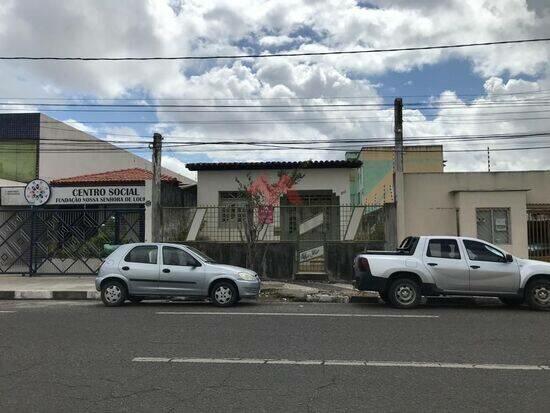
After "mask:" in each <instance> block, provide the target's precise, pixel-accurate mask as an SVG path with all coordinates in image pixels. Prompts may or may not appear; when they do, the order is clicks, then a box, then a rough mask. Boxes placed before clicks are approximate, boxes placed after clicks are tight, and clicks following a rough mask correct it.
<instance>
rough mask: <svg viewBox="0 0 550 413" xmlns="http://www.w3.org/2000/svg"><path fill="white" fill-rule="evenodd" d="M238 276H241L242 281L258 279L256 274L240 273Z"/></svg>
mask: <svg viewBox="0 0 550 413" xmlns="http://www.w3.org/2000/svg"><path fill="white" fill-rule="evenodd" d="M237 275H238V276H239V279H240V280H244V281H254V280H255V279H256V276H255V275H254V274H250V273H248V272H240V273H238V274H237Z"/></svg>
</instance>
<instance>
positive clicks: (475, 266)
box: [470, 265, 479, 270]
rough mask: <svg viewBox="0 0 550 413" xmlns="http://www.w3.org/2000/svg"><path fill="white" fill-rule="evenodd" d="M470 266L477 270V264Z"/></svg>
mask: <svg viewBox="0 0 550 413" xmlns="http://www.w3.org/2000/svg"><path fill="white" fill-rule="evenodd" d="M470 268H473V269H474V270H477V269H478V268H479V265H470Z"/></svg>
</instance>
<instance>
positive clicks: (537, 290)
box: [525, 279, 550, 311]
mask: <svg viewBox="0 0 550 413" xmlns="http://www.w3.org/2000/svg"><path fill="white" fill-rule="evenodd" d="M525 297H526V300H527V303H528V304H529V307H531V308H532V309H533V310H544V311H550V281H549V280H544V279H542V280H534V281H531V282H530V283H529V284H528V285H527V289H526V291H525Z"/></svg>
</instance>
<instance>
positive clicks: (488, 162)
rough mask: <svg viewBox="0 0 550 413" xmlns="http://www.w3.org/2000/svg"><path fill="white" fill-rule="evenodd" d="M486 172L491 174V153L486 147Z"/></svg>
mask: <svg viewBox="0 0 550 413" xmlns="http://www.w3.org/2000/svg"><path fill="white" fill-rule="evenodd" d="M487 171H488V172H491V151H490V149H489V147H488V146H487Z"/></svg>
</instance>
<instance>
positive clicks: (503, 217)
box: [493, 209, 510, 244]
mask: <svg viewBox="0 0 550 413" xmlns="http://www.w3.org/2000/svg"><path fill="white" fill-rule="evenodd" d="M493 229H494V231H493V234H494V239H493V242H494V243H495V244H509V243H510V231H509V223H508V210H506V209H495V210H493Z"/></svg>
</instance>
